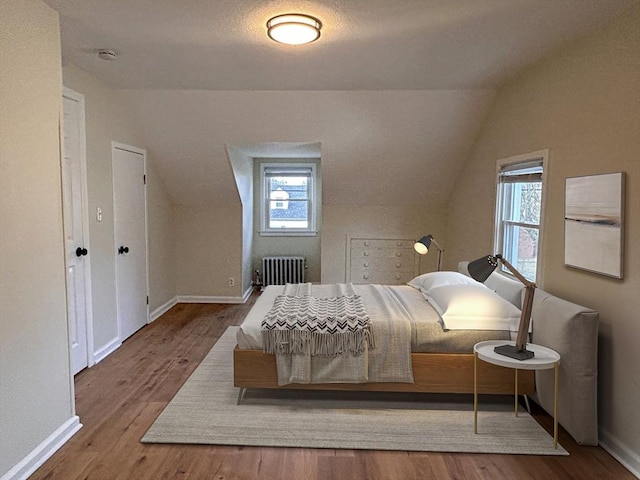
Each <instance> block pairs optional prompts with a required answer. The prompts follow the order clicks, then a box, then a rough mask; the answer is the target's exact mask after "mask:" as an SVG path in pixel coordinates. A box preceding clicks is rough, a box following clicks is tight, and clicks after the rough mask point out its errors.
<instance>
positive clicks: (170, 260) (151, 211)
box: [147, 152, 177, 314]
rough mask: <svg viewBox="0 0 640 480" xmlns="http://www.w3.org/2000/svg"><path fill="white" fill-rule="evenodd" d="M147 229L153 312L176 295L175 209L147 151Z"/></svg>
mask: <svg viewBox="0 0 640 480" xmlns="http://www.w3.org/2000/svg"><path fill="white" fill-rule="evenodd" d="M147 155H148V156H149V157H151V158H148V159H147V228H148V237H149V311H150V312H151V313H152V314H153V312H154V311H156V310H158V309H159V308H160V307H162V306H163V305H165V304H167V303H168V302H171V301H173V300H174V299H175V296H176V292H177V290H176V238H175V232H176V219H175V207H174V204H173V202H172V200H171V197H170V196H169V193H168V192H167V189H166V187H165V185H164V183H163V182H162V179H161V178H160V176H159V174H158V171H157V169H156V167H155V164H154V163H153V161H152V157H153V153H152V152H151V153H150V152H147Z"/></svg>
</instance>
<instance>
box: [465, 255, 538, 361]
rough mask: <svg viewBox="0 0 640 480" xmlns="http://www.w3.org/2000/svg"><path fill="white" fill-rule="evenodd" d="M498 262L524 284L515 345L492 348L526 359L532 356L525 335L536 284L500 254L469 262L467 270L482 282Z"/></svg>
mask: <svg viewBox="0 0 640 480" xmlns="http://www.w3.org/2000/svg"><path fill="white" fill-rule="evenodd" d="M498 262H501V263H502V264H503V265H504V266H505V267H507V269H508V270H509V271H510V272H511V273H512V274H513V276H514V277H516V278H517V279H518V280H520V281H521V282H522V283H523V284H524V288H525V292H524V300H523V302H522V313H521V314H520V324H519V325H518V336H517V337H516V344H515V345H500V346H498V347H496V348H495V349H494V351H495V352H496V353H499V354H500V355H505V356H507V357H511V358H515V359H516V360H526V359H527V358H532V357H533V356H534V354H533V352H532V351H530V350H527V335H529V323H530V322H531V308H532V306H533V295H534V293H535V289H536V284H535V283H533V282H530V281H529V280H527V279H526V278H524V277H523V276H522V274H521V273H520V272H519V271H518V270H516V268H515V267H514V266H513V265H511V264H510V263H509V262H508V261H507V260H506V259H504V258H503V257H502V255H500V254H498V255H488V256H486V257H482V258H479V259H478V260H474V261H473V262H471V263H469V265H468V266H467V270H469V275H471V277H472V278H473V279H474V280H476V281H478V282H480V283H483V282H484V281H485V280H486V279H487V278H489V275H491V273H492V272H493V271H494V270H495V269H496V267H497V266H498Z"/></svg>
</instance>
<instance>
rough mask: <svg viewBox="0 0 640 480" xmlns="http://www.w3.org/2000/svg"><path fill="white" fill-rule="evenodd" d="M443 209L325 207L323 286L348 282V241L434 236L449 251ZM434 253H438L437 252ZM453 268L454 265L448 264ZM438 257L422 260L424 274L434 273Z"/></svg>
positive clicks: (433, 256) (427, 256) (426, 257)
mask: <svg viewBox="0 0 640 480" xmlns="http://www.w3.org/2000/svg"><path fill="white" fill-rule="evenodd" d="M443 210H444V208H443V207H442V206H439V205H431V206H430V207H429V208H426V207H421V206H416V205H407V206H406V207H398V206H385V205H362V206H351V205H324V206H323V230H322V283H335V282H345V281H346V263H345V262H346V258H347V248H346V245H347V237H348V236H350V237H363V238H407V239H414V240H417V239H419V238H421V237H422V236H424V235H426V234H429V233H430V234H432V235H433V236H434V238H435V239H436V240H437V241H438V243H439V244H440V245H441V246H442V248H443V249H445V250H447V244H448V239H447V237H446V234H445V220H444V215H443ZM434 253H435V252H434ZM447 255H448V252H445V257H444V259H445V266H447V263H449V265H450V266H451V268H453V263H451V262H447ZM436 262H437V255H435V254H432V253H431V252H429V254H428V255H426V256H424V257H421V258H420V267H421V271H422V272H428V271H434V270H436V265H437V263H436Z"/></svg>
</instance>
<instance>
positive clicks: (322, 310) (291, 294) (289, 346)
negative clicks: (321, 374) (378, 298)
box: [261, 285, 375, 357]
mask: <svg viewBox="0 0 640 480" xmlns="http://www.w3.org/2000/svg"><path fill="white" fill-rule="evenodd" d="M304 288H305V287H303V286H297V285H287V286H285V290H284V295H279V296H278V297H277V298H276V300H275V302H274V304H273V307H272V308H271V310H270V311H269V313H268V314H267V315H266V316H265V317H264V319H263V320H262V325H261V329H262V338H263V341H264V351H265V352H266V353H270V354H304V355H307V354H308V355H312V356H327V357H330V356H358V355H361V354H362V353H364V352H365V351H366V350H367V347H368V348H373V347H374V346H375V342H374V337H373V330H372V329H371V322H370V317H369V315H367V312H366V310H365V308H364V304H363V303H362V299H361V298H360V296H359V295H343V296H337V297H328V298H317V297H313V296H311V295H308V294H303V295H298V293H303V292H305V291H306V290H303V289H304Z"/></svg>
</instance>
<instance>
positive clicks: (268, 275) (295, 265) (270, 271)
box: [262, 257, 306, 287]
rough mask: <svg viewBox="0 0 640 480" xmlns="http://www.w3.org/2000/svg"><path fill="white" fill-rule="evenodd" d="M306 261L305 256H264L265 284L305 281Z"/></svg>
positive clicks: (263, 277)
mask: <svg viewBox="0 0 640 480" xmlns="http://www.w3.org/2000/svg"><path fill="white" fill-rule="evenodd" d="M305 263H306V258H305V257H262V282H263V285H264V286H265V287H266V286H268V285H284V284H286V283H304V271H305Z"/></svg>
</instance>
